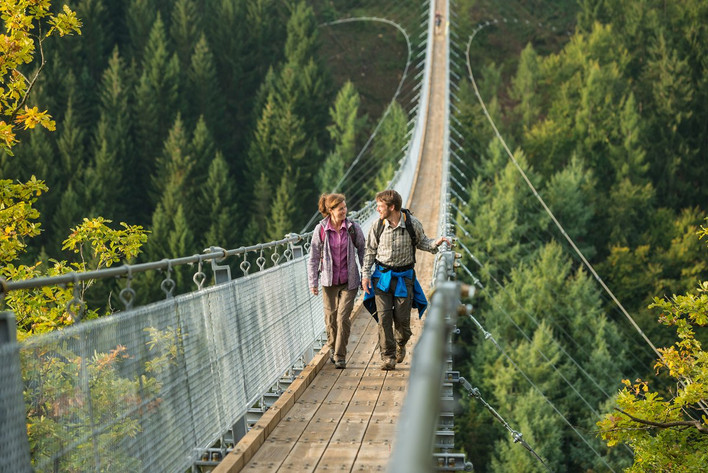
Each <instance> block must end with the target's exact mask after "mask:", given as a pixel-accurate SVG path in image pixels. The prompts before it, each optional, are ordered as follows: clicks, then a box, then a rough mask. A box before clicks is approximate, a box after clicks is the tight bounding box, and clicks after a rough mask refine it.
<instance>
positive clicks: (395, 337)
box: [361, 190, 450, 370]
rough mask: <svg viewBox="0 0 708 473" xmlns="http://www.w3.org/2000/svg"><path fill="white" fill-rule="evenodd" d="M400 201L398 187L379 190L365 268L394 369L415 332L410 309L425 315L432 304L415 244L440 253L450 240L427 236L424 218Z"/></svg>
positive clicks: (368, 294)
mask: <svg viewBox="0 0 708 473" xmlns="http://www.w3.org/2000/svg"><path fill="white" fill-rule="evenodd" d="M401 205H402V199H401V195H400V194H399V193H398V192H396V191H394V190H385V191H382V192H379V193H378V194H376V211H377V212H378V213H379V216H380V217H381V218H380V219H379V220H378V221H377V222H374V224H373V225H372V226H371V229H370V230H369V235H368V237H367V238H366V253H365V255H364V266H362V280H361V286H362V288H363V289H364V292H365V294H364V305H365V306H366V307H367V309H369V311H370V312H372V313H373V312H374V308H375V317H377V319H378V323H379V351H380V352H381V360H382V364H381V369H382V370H392V369H395V368H396V363H401V362H403V360H404V359H405V357H406V343H408V340H409V339H410V338H411V335H412V333H411V320H410V319H411V308H412V307H416V308H418V314H419V316H422V315H423V311H424V310H425V307H426V306H427V301H426V300H425V294H423V290H422V289H421V287H420V284H418V281H417V279H416V277H415V270H414V268H415V251H416V248H418V249H420V250H423V251H428V252H430V253H437V251H438V247H439V246H440V245H441V244H442V242H444V241H445V242H447V243H448V244H450V240H448V239H447V238H445V237H440V238H438V239H437V240H433V239H432V238H428V237H427V236H426V235H425V232H424V231H423V224H422V223H420V220H418V219H417V218H415V217H414V216H413V215H411V213H410V212H409V211H408V210H406V209H402V208H401ZM374 263H375V265H374ZM372 266H374V271H373V273H372ZM372 280H373V284H372ZM372 299H373V300H372ZM394 328H395V331H394Z"/></svg>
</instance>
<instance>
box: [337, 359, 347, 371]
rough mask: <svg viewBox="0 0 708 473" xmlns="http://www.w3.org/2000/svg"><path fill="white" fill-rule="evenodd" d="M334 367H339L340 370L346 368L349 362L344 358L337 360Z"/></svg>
mask: <svg viewBox="0 0 708 473" xmlns="http://www.w3.org/2000/svg"><path fill="white" fill-rule="evenodd" d="M334 367H335V368H337V369H338V370H343V369H344V368H346V367H347V362H346V361H344V360H337V361H335V362H334Z"/></svg>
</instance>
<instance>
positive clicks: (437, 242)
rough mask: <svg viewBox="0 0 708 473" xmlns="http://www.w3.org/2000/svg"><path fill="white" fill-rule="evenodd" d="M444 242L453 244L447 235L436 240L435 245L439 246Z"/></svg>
mask: <svg viewBox="0 0 708 473" xmlns="http://www.w3.org/2000/svg"><path fill="white" fill-rule="evenodd" d="M442 242H447V244H448V245H450V246H452V243H450V239H449V238H447V237H440V238H438V239H437V241H436V242H435V246H436V247H438V246H440V245H442Z"/></svg>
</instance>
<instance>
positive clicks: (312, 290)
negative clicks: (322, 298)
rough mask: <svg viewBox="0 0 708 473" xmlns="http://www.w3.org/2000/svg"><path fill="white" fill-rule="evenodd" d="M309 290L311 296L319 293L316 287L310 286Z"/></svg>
mask: <svg viewBox="0 0 708 473" xmlns="http://www.w3.org/2000/svg"><path fill="white" fill-rule="evenodd" d="M310 292H311V293H312V295H313V296H316V295H318V294H319V293H320V291H319V290H318V289H317V288H316V287H311V288H310Z"/></svg>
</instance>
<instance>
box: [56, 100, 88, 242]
mask: <svg viewBox="0 0 708 473" xmlns="http://www.w3.org/2000/svg"><path fill="white" fill-rule="evenodd" d="M59 128H60V133H59V139H58V140H57V149H58V151H59V160H60V163H61V173H62V174H63V175H64V176H78V175H79V172H80V170H81V169H82V168H83V167H84V162H85V149H84V134H85V133H84V131H83V130H82V129H80V128H79V127H78V126H77V123H76V120H75V117H74V109H73V106H72V101H71V98H69V103H68V104H67V108H66V113H65V114H64V119H63V120H62V123H61V125H60V127H59ZM57 190H58V191H60V192H61V191H63V189H57ZM60 234H61V233H60Z"/></svg>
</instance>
